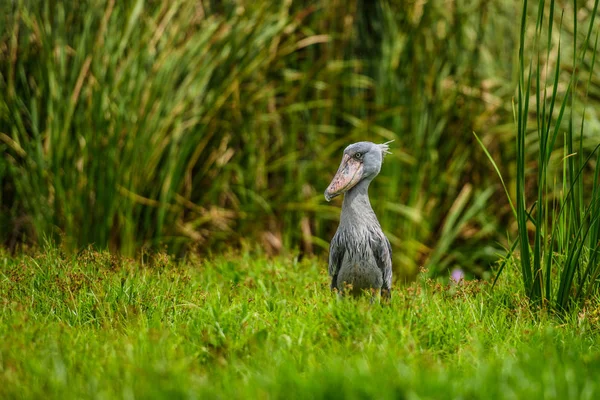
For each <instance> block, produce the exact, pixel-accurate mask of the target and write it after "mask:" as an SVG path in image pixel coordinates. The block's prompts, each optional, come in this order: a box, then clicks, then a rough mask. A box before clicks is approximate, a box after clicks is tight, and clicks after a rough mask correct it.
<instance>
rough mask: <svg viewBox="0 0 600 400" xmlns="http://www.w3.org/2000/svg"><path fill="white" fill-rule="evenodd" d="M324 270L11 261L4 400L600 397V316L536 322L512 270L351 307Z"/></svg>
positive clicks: (6, 273)
mask: <svg viewBox="0 0 600 400" xmlns="http://www.w3.org/2000/svg"><path fill="white" fill-rule="evenodd" d="M325 271H326V268H325V267H324V265H323V263H322V262H320V261H319V260H304V261H301V262H299V261H297V260H296V259H295V258H287V259H284V258H278V259H274V260H267V259H265V258H264V257H262V256H256V255H250V254H248V255H239V256H234V255H231V256H223V257H217V258H216V259H212V260H195V261H188V262H185V263H179V264H175V263H173V262H172V261H170V260H169V258H168V257H166V256H164V255H152V256H145V257H144V260H143V262H139V261H138V262H134V261H132V260H127V259H121V258H117V257H115V256H111V255H109V254H108V253H97V252H94V251H89V250H86V251H83V252H81V253H80V254H79V255H78V256H73V257H65V256H63V255H61V254H60V251H58V250H53V249H49V250H46V251H45V252H41V253H37V254H32V255H31V256H30V255H21V256H17V257H9V256H8V255H7V254H5V253H4V254H2V256H1V257H0V311H1V312H0V339H1V340H0V397H2V398H20V399H24V398H39V397H44V398H61V399H62V398H113V397H119V398H120V397H136V398H138V397H145V398H148V397H149V398H174V397H175V398H256V397H261V396H265V395H269V397H286V398H288V397H292V398H308V397H310V398H331V397H336V398H337V397H346V398H363V397H364V396H369V397H377V398H398V397H402V396H409V397H410V396H418V397H421V398H457V397H465V396H466V397H471V396H475V397H478V398H486V399H487V398H489V399H491V398H515V397H516V398H525V397H528V398H529V397H531V396H533V397H532V398H539V397H544V398H548V399H553V398H555V399H562V398H579V397H580V396H582V398H590V399H592V398H595V397H596V396H597V395H598V391H599V390H600V387H599V384H598V380H597V375H598V372H600V348H599V347H598V343H599V340H598V339H599V338H598V334H599V332H600V331H599V328H600V322H599V317H600V314H599V311H598V310H599V308H598V304H597V303H596V302H592V303H589V304H587V305H586V306H585V307H583V308H582V309H580V310H579V312H578V313H574V314H573V317H568V318H566V319H563V320H554V319H553V318H551V317H549V316H547V315H539V316H538V317H537V318H533V317H532V314H531V311H530V308H529V307H528V305H527V300H526V297H525V296H521V295H518V294H517V293H519V292H520V290H519V285H520V282H519V276H518V275H515V274H514V273H513V271H515V269H513V268H511V269H510V270H509V273H508V274H506V275H505V277H504V279H503V280H502V281H501V282H500V283H499V286H497V287H496V288H495V289H494V290H493V291H490V287H489V285H488V284H487V283H485V282H463V284H460V285H448V284H446V283H443V282H436V281H430V280H427V279H425V277H424V276H425V275H422V278H421V279H419V281H418V282H416V283H414V284H412V285H410V286H406V287H401V286H397V287H396V290H395V292H394V295H393V298H392V303H391V306H380V305H378V304H371V303H370V302H369V301H368V299H366V298H364V299H359V300H343V299H342V300H340V299H337V297H336V296H335V295H333V294H332V293H331V292H330V291H329V289H328V278H327V276H326V272H325Z"/></svg>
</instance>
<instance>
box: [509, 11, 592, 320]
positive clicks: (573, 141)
mask: <svg viewBox="0 0 600 400" xmlns="http://www.w3.org/2000/svg"><path fill="white" fill-rule="evenodd" d="M534 6H535V7H536V12H535V13H533V14H531V13H530V9H529V7H530V6H529V4H528V2H527V1H524V2H523V8H522V17H521V29H520V46H519V82H518V89H517V97H516V101H515V104H514V107H515V120H516V126H517V134H516V155H517V158H516V166H517V173H516V211H515V214H516V219H517V226H518V244H519V248H520V255H519V257H518V258H517V259H516V261H515V262H516V264H518V265H519V266H520V268H521V272H522V278H523V285H524V290H525V293H526V294H527V295H528V297H529V298H530V299H531V300H532V303H533V304H535V305H538V306H539V305H544V306H545V305H549V306H551V307H552V308H553V309H556V310H565V309H567V308H569V307H571V306H572V305H573V304H574V303H575V302H577V301H580V300H586V299H588V298H589V296H590V295H592V294H594V293H596V291H597V290H598V280H597V278H598V274H599V273H600V259H598V251H599V250H600V242H599V241H598V239H599V236H598V232H599V229H600V221H599V219H600V197H599V194H600V191H599V188H598V175H599V172H600V170H599V168H600V167H599V162H598V161H599V156H600V154H599V152H598V149H599V148H600V145H593V146H590V144H589V143H587V141H586V136H587V135H589V134H592V135H594V136H595V137H596V138H600V132H598V131H597V130H596V132H594V128H593V127H592V130H591V132H589V133H588V132H587V130H588V129H589V128H588V127H587V126H586V120H587V119H586V113H587V111H588V108H587V100H588V93H589V89H590V85H591V83H592V82H593V80H594V79H595V77H596V78H597V77H598V72H596V71H595V61H596V51H597V48H598V36H599V34H600V30H599V28H598V25H597V23H596V21H597V20H596V17H597V15H598V0H595V1H594V2H593V4H591V3H590V4H587V6H588V7H589V8H588V12H589V18H588V19H587V22H588V24H587V26H584V27H583V30H582V31H579V27H578V25H579V24H580V22H579V21H578V18H577V13H575V12H572V13H571V15H572V16H573V19H572V25H571V27H570V28H571V30H570V32H568V33H570V34H566V35H565V28H564V22H565V21H564V19H563V17H564V15H565V12H564V10H563V11H562V12H560V13H557V11H556V7H557V3H555V2H554V1H549V2H545V1H544V0H540V1H539V2H538V3H537V4H535V5H534ZM572 7H573V8H572V10H571V11H574V10H576V9H577V2H576V1H574V2H573V4H572ZM584 8H585V7H584ZM530 15H534V16H535V17H536V18H535V28H534V29H530V22H529V16H530ZM554 35H557V36H558V37H560V40H559V41H558V43H556V41H555V40H554V37H555V36H554ZM565 37H567V38H568V39H570V41H567V43H565ZM565 49H568V50H570V52H571V54H569V53H567V51H565ZM565 53H566V54H567V55H565ZM569 56H570V59H569V58H568V57H569ZM565 59H567V60H569V61H565ZM532 92H533V94H532ZM532 103H533V104H532ZM578 111H581V114H579V117H578V114H577V113H578ZM532 116H533V119H532V118H531V117H532ZM532 126H533V127H532ZM531 132H534V133H535V134H536V136H535V137H532V135H531ZM596 142H598V140H597V141H596ZM534 174H535V175H534ZM510 254H512V249H511V252H510V253H509V256H510Z"/></svg>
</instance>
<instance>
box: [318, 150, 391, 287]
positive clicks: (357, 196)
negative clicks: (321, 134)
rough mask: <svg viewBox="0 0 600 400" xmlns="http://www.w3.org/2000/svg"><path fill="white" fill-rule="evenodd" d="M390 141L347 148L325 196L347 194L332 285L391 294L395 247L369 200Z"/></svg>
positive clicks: (334, 244)
mask: <svg viewBox="0 0 600 400" xmlns="http://www.w3.org/2000/svg"><path fill="white" fill-rule="evenodd" d="M387 150H388V146H387V143H386V144H381V145H378V144H374V143H371V142H359V143H355V144H352V145H350V146H348V147H347V148H346V149H345V150H344V156H343V159H342V164H341V165H340V168H339V169H338V172H337V174H336V176H335V177H334V179H333V180H332V182H331V184H330V186H329V187H328V188H327V190H326V191H325V198H326V199H327V200H328V201H329V200H330V199H331V198H332V197H335V196H337V195H340V194H342V193H345V195H344V201H343V203H342V214H341V217H340V224H339V226H338V229H337V232H336V233H335V236H334V237H333V239H332V240H331V244H330V247H329V275H330V276H331V278H332V280H331V288H332V289H338V290H339V291H344V289H345V288H346V285H348V284H349V285H351V286H352V293H353V294H358V293H360V292H361V291H362V290H364V289H376V290H377V291H380V292H381V294H382V295H383V296H386V297H388V296H389V294H390V289H391V285H392V249H391V246H390V242H389V240H388V239H387V238H386V236H385V235H384V233H383V231H382V229H381V225H380V224H379V221H378V220H377V216H376V215H375V212H374V211H373V208H372V207H371V203H370V201H369V193H368V189H369V184H370V183H371V181H372V180H373V178H375V176H377V174H378V173H379V171H380V169H381V164H382V162H383V156H384V155H385V154H387Z"/></svg>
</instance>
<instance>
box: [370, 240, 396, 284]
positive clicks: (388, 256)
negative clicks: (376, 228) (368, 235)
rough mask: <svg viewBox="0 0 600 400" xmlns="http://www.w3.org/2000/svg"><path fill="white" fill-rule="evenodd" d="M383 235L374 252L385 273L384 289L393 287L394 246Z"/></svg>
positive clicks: (382, 271)
mask: <svg viewBox="0 0 600 400" xmlns="http://www.w3.org/2000/svg"><path fill="white" fill-rule="evenodd" d="M381 236H382V240H379V241H378V242H377V244H376V245H375V246H374V249H373V253H374V255H375V260H376V261H377V266H378V267H379V269H380V270H381V274H382V275H383V287H382V289H390V288H391V287H392V246H391V245H390V241H389V240H388V238H387V237H385V235H383V234H382V235H381Z"/></svg>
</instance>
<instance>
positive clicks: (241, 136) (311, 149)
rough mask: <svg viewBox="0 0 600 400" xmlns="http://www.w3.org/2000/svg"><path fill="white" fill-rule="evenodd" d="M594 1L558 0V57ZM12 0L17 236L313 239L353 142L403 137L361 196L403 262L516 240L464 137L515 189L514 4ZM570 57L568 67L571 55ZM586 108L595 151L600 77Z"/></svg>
mask: <svg viewBox="0 0 600 400" xmlns="http://www.w3.org/2000/svg"><path fill="white" fill-rule="evenodd" d="M592 4H593V2H592V1H582V0H579V1H575V2H564V3H563V2H557V8H560V10H561V11H562V12H564V22H563V29H562V30H555V32H554V38H553V43H552V46H558V41H559V38H561V40H562V47H563V48H566V49H567V50H565V51H568V46H569V43H573V38H574V37H578V36H581V35H585V33H586V32H578V31H574V30H573V29H570V27H572V26H573V24H572V21H573V18H577V20H578V21H580V22H581V23H582V24H585V21H586V20H587V19H589V16H590V13H591V12H592ZM535 7H537V5H536V4H533V5H531V9H532V13H533V12H534V11H535ZM0 9H1V10H0V11H1V12H0V15H1V16H0V24H1V25H0V93H1V94H0V96H1V97H0V149H1V151H2V154H3V157H2V158H1V159H0V186H1V191H0V196H1V197H0V216H1V217H0V218H1V220H0V224H1V226H2V230H1V231H0V240H1V241H2V242H3V243H5V244H6V245H8V246H11V247H14V246H16V245H17V244H18V243H21V242H23V241H24V242H29V243H36V242H38V243H39V242H40V241H42V240H44V238H60V240H62V242H63V243H64V244H65V245H67V246H68V247H70V248H72V249H78V248H81V247H82V246H85V245H87V244H90V243H91V244H94V245H96V246H98V247H101V248H104V247H108V248H110V249H111V250H114V251H119V252H121V253H124V254H134V253H135V252H136V251H138V250H140V249H141V248H148V247H150V248H159V247H160V248H162V247H163V246H167V248H168V250H169V251H170V252H172V253H174V254H178V255H181V254H184V253H185V252H186V251H195V252H208V251H222V250H224V249H226V248H229V247H238V246H243V245H247V246H260V247H262V248H264V249H265V251H266V252H267V253H280V252H285V251H287V249H298V250H300V251H301V252H303V253H322V252H324V251H326V250H327V247H328V242H329V239H330V238H331V236H332V235H333V233H334V231H335V229H336V227H337V222H336V221H337V219H338V218H339V211H340V209H339V208H340V203H339V200H337V201H334V202H333V203H332V204H328V203H326V202H325V200H324V198H323V194H322V193H323V190H324V189H325V187H326V186H327V184H328V182H329V180H330V179H331V177H332V176H333V174H334V173H335V171H336V169H337V166H338V164H339V161H340V157H341V151H342V149H343V148H344V147H345V146H346V145H348V144H350V143H352V142H355V141H359V140H370V141H374V142H384V141H388V140H394V142H393V143H392V153H393V154H392V155H390V156H388V157H387V158H386V160H385V163H384V166H383V169H382V172H381V175H380V177H379V178H378V179H377V180H375V182H374V183H373V184H372V185H371V198H372V203H373V206H374V208H375V211H376V212H377V214H378V216H379V219H380V221H381V223H382V225H383V227H384V230H385V232H386V233H387V234H388V237H389V238H390V241H391V243H392V247H393V249H394V263H395V269H396V272H398V273H399V276H406V277H410V276H411V275H414V274H415V273H416V272H418V269H419V268H420V267H426V268H427V269H428V270H429V272H430V273H432V274H436V273H446V271H447V270H448V269H451V268H454V267H457V266H459V267H461V268H462V269H465V270H468V271H469V272H470V273H472V274H474V275H481V274H482V273H483V272H484V271H485V270H486V269H487V268H488V267H489V265H490V264H491V263H493V262H494V261H495V260H497V259H498V258H499V255H501V254H503V253H504V250H503V248H504V247H506V246H507V244H508V243H509V242H508V237H514V234H515V231H516V224H515V220H514V218H513V215H512V211H511V208H510V206H509V203H508V201H507V199H506V196H505V195H504V191H503V189H502V187H501V185H500V182H499V179H498V176H497V174H496V171H495V170H494V168H493V166H492V165H491V163H490V162H489V160H488V158H487V156H486V155H485V153H484V152H483V151H482V148H481V147H480V145H479V144H478V143H477V141H476V139H475V137H474V135H473V132H476V133H477V135H478V136H479V137H480V138H481V140H482V142H483V144H484V145H485V146H486V148H487V149H488V151H489V152H490V154H491V156H492V157H493V158H494V160H495V161H496V163H497V164H498V167H499V169H500V170H501V171H500V172H501V173H502V175H503V177H504V180H505V182H506V184H507V187H508V188H509V192H511V193H513V194H514V188H515V182H514V181H515V178H514V177H515V173H516V171H515V169H516V165H515V146H514V142H515V134H516V128H515V124H514V119H513V97H514V95H515V89H516V86H517V80H518V68H517V55H518V41H519V20H520V16H521V8H520V7H516V6H515V3H514V2H513V1H505V0H430V1H421V0H415V1H409V0H404V1H402V0H396V1H394V0H378V1H367V0H355V1H350V0H331V1H292V0H285V1H266V0H264V1H263V0H254V1H242V0H238V1H227V0H224V1H217V0H211V1H206V0H204V1H201V0H180V1H160V0H147V1H143V0H138V1H116V0H87V1H77V2H75V1H66V0H48V1H44V2H38V1H33V0H29V1H28V0H20V1H4V2H2V5H0ZM563 10H564V11H563ZM556 14H557V18H560V17H561V13H560V12H557V13H556ZM532 29H533V28H532ZM531 42H532V43H533V41H531ZM579 42H580V43H581V42H583V41H582V40H579ZM591 53H593V52H588V57H590V58H591ZM549 54H550V53H549ZM542 62H543V63H546V64H547V65H550V66H551V67H555V66H556V60H553V59H551V57H549V58H548V59H547V60H542ZM589 64H590V63H589V62H588V63H587V65H589ZM560 65H561V66H562V65H566V66H565V67H564V68H565V74H567V75H568V72H569V71H568V69H569V62H568V61H566V62H564V60H563V62H561V64H560ZM571 65H572V64H571ZM585 65H586V63H585V62H584V63H582V68H585ZM561 68H562V67H561ZM596 71H598V69H596ZM568 79H569V78H568V76H567V77H566V78H565V81H566V82H568ZM581 86H582V87H581V88H577V89H578V90H585V88H584V87H583V86H584V85H581ZM564 92H565V88H564V87H562V88H559V91H558V94H559V96H560V94H561V93H564ZM532 96H533V92H532ZM588 102H589V104H590V105H591V106H589V107H588V109H587V111H586V121H587V122H586V135H585V137H586V141H585V143H583V144H584V146H585V148H593V147H594V146H595V145H596V144H597V143H598V142H600V124H599V122H598V110H600V107H598V105H600V76H599V75H598V73H597V72H596V73H595V75H593V76H592V78H591V85H590V88H589V93H588ZM534 111H535V110H532V113H531V115H530V119H531V121H532V126H535V120H536V116H535V113H534ZM573 112H574V113H577V112H578V111H577V104H575V103H574V104H573ZM536 140H537V133H536V131H535V129H532V130H531V135H530V136H529V137H528V141H529V142H530V143H533V144H535V142H536ZM528 148H529V149H532V148H533V149H535V145H533V146H529V147H528ZM558 152H559V153H560V155H562V149H560V150H558ZM557 164H560V162H558V163H557ZM529 167H530V168H531V169H533V168H535V165H530V166H529ZM558 167H560V165H558ZM593 167H594V165H593V163H592V165H591V168H593Z"/></svg>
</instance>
